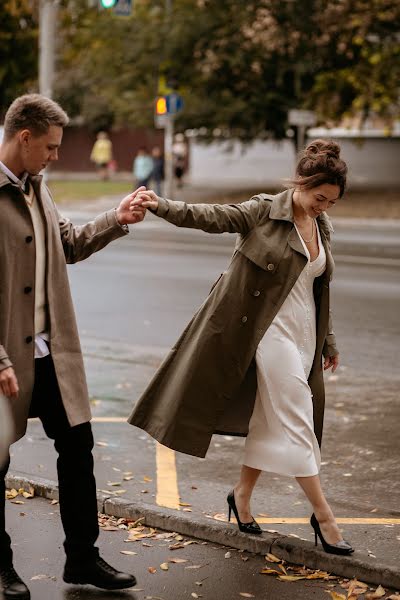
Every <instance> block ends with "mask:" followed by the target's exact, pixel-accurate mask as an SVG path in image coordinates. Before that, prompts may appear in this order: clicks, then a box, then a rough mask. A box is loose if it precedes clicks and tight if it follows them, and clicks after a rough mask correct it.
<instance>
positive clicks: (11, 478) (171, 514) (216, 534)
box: [6, 473, 400, 589]
mask: <svg viewBox="0 0 400 600" xmlns="http://www.w3.org/2000/svg"><path fill="white" fill-rule="evenodd" d="M6 485H7V487H8V488H16V489H20V488H24V489H26V490H28V489H29V487H30V486H32V487H33V488H34V490H35V494H36V496H40V497H43V498H48V499H58V487H57V484H56V483H55V482H54V481H49V480H47V479H42V478H39V477H32V476H31V475H29V474H25V473H10V474H9V475H8V476H7V477H6ZM97 505H98V510H99V512H101V513H103V514H106V515H110V516H114V517H124V518H127V519H134V520H136V519H138V518H140V517H144V520H143V524H145V525H147V526H150V527H156V528H158V529H164V530H167V531H176V532H177V533H180V534H182V535H187V536H190V537H194V538H198V539H201V540H206V541H209V542H213V543H216V544H221V545H223V546H228V547H231V548H238V549H240V550H247V551H248V552H253V553H255V554H266V553H267V552H271V553H272V554H275V556H277V557H279V558H281V559H283V560H286V561H288V562H291V563H294V564H298V565H305V566H307V567H309V568H312V569H320V570H322V571H328V572H329V573H334V574H335V575H340V576H342V577H346V578H349V579H351V578H353V577H356V578H357V579H359V580H360V581H364V582H366V583H371V584H374V585H382V586H384V587H387V588H394V589H400V569H396V568H393V567H388V566H386V565H385V564H383V563H377V562H376V560H375V559H373V558H370V557H369V556H366V555H363V554H361V553H355V554H353V555H352V556H336V555H333V554H326V553H325V552H324V551H323V550H322V549H319V548H321V546H319V547H318V548H316V547H315V546H313V545H312V544H311V542H306V541H303V540H299V539H295V538H292V537H288V536H285V535H282V534H279V533H277V534H271V533H268V532H264V534H263V536H262V537H256V536H251V535H246V534H244V533H240V532H239V531H238V530H237V529H236V527H229V526H227V525H226V524H225V523H219V522H217V521H212V520H209V519H207V518H206V517H198V516H197V517H195V516H193V515H189V514H187V513H180V512H177V511H174V510H170V509H168V508H163V507H159V506H153V505H151V504H145V503H139V502H130V501H129V500H124V499H122V498H115V497H110V496H107V495H106V494H103V493H101V492H98V494H97Z"/></svg>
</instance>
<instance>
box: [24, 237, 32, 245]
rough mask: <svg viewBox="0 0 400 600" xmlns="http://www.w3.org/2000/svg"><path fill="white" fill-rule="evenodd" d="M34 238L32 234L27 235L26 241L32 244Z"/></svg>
mask: <svg viewBox="0 0 400 600" xmlns="http://www.w3.org/2000/svg"><path fill="white" fill-rule="evenodd" d="M32 240H33V237H32V236H31V235H27V236H26V238H25V241H26V243H27V244H30V243H31V241H32Z"/></svg>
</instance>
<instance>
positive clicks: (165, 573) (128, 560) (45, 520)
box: [0, 499, 345, 600]
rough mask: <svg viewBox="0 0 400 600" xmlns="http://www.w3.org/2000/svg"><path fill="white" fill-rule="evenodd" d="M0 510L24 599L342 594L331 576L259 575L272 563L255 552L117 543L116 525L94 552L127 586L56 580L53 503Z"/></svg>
mask: <svg viewBox="0 0 400 600" xmlns="http://www.w3.org/2000/svg"><path fill="white" fill-rule="evenodd" d="M6 514H7V523H8V529H9V531H10V533H11V535H12V539H13V543H14V559H15V560H14V564H15V568H16V570H17V572H18V573H19V575H20V576H21V578H22V579H23V580H24V581H25V583H26V584H27V585H28V587H29V588H30V590H31V598H32V600H61V599H63V600H95V599H98V600H100V599H101V600H116V599H118V598H120V599H121V600H122V599H125V600H192V599H193V598H203V599H204V600H235V599H237V600H240V599H243V598H254V599H256V600H257V599H259V600H261V599H265V598H271V599H273V600H275V599H278V598H279V599H280V600H293V599H294V598H302V599H304V600H324V599H326V598H328V596H327V591H328V590H330V591H332V590H337V591H338V592H343V593H345V590H344V589H342V588H341V587H339V586H338V581H337V580H333V581H332V580H331V581H329V580H328V581H318V580H300V581H294V582H293V581H292V582H284V581H280V580H279V579H278V578H277V576H275V575H272V576H271V575H263V574H261V573H260V571H261V570H262V569H263V568H266V567H268V568H273V569H279V567H277V565H276V563H275V564H274V563H271V562H269V563H267V562H266V561H265V559H264V557H263V556H257V555H253V554H250V553H247V552H241V551H237V550H235V549H229V548H227V547H224V546H218V545H216V544H211V543H207V542H201V541H190V540H189V539H188V538H184V539H181V542H187V541H189V542H190V543H189V544H188V545H185V546H184V547H183V548H181V549H176V550H171V549H170V546H171V545H172V544H174V543H177V541H176V540H174V539H173V538H171V537H169V538H168V537H167V538H165V537H164V538H163V537H161V538H158V539H157V538H156V537H155V536H154V535H153V536H152V537H150V538H147V539H146V538H145V539H142V540H138V541H134V542H133V543H132V542H130V543H125V540H126V539H127V538H128V532H127V531H123V530H120V531H118V530H117V531H101V534H100V538H99V547H100V552H101V555H102V556H103V558H104V559H105V560H107V561H108V562H110V564H112V565H113V566H114V567H115V568H118V569H120V570H123V571H125V572H128V573H133V574H134V575H135V576H136V579H137V585H136V586H135V588H132V589H131V590H126V591H123V592H107V591H105V590H99V589H97V588H94V587H92V586H71V585H67V584H65V583H64V582H63V580H62V572H63V567H64V552H63V549H62V541H63V532H62V528H61V521H60V517H59V507H58V505H56V506H53V505H51V504H50V503H49V501H46V500H39V499H33V500H29V501H25V504H24V505H15V504H12V503H10V502H8V503H7V513H6ZM148 532H149V531H148V530H146V532H145V533H148ZM159 533H162V532H159ZM156 535H157V534H156ZM121 552H128V553H130V554H121ZM227 552H228V553H229V554H227ZM179 560H181V561H182V562H178V561H179ZM171 561H177V562H171ZM165 564H166V565H167V569H168V570H163V568H161V567H160V565H164V568H165ZM149 568H151V569H153V570H154V572H153V573H151V572H150V571H149ZM282 574H283V573H282ZM288 574H289V575H295V574H296V573H295V572H293V571H288ZM241 594H244V595H241ZM0 597H1V591H0Z"/></svg>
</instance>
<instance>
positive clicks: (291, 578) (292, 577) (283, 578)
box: [278, 575, 307, 581]
mask: <svg viewBox="0 0 400 600" xmlns="http://www.w3.org/2000/svg"><path fill="white" fill-rule="evenodd" d="M278 579H280V580H281V581H300V579H307V577H306V576H305V575H279V577H278Z"/></svg>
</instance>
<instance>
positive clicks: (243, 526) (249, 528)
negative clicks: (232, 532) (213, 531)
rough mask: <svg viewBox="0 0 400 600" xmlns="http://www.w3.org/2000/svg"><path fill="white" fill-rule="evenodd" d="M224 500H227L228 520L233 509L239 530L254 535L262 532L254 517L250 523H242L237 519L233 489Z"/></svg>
mask: <svg viewBox="0 0 400 600" xmlns="http://www.w3.org/2000/svg"><path fill="white" fill-rule="evenodd" d="M226 501H227V502H228V521H229V522H230V521H231V512H232V510H233V512H234V515H235V517H236V521H237V524H238V527H239V531H242V532H243V533H253V534H254V535H260V534H261V533H262V529H261V527H260V526H259V524H258V523H257V522H256V521H255V520H254V519H253V520H252V521H251V522H250V523H242V521H241V520H240V519H239V513H238V509H237V508H236V502H235V494H234V491H233V490H232V491H231V492H229V494H228V497H227V499H226Z"/></svg>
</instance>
